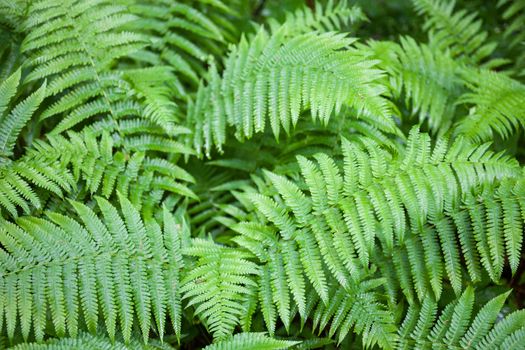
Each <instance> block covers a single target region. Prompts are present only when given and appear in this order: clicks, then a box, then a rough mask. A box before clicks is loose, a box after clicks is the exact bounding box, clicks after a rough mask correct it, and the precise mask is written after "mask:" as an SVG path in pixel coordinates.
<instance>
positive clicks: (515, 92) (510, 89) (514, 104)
mask: <svg viewBox="0 0 525 350" xmlns="http://www.w3.org/2000/svg"><path fill="white" fill-rule="evenodd" d="M465 78H466V79H467V82H468V85H469V87H470V88H471V90H472V92H469V93H466V94H465V95H463V96H462V97H461V98H460V100H459V101H460V102H461V103H465V104H468V105H472V106H474V107H473V108H474V110H473V111H471V114H470V115H468V116H467V117H465V119H463V120H461V121H460V122H459V123H458V125H457V129H456V132H457V133H458V134H461V135H465V136H466V137H468V138H470V139H473V140H475V141H487V140H492V139H493V137H494V133H496V134H498V135H500V136H501V137H502V138H504V139H506V138H509V137H510V136H511V135H512V134H514V132H515V131H516V129H519V128H520V127H521V128H525V110H524V109H523V101H524V100H525V85H524V84H522V83H520V82H518V81H516V80H514V79H512V78H509V77H508V76H506V75H503V74H501V73H496V72H493V71H489V70H479V71H471V70H469V71H467V72H465Z"/></svg>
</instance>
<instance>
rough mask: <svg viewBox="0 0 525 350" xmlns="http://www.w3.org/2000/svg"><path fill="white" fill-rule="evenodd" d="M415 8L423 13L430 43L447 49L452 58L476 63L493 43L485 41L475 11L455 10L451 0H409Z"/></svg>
mask: <svg viewBox="0 0 525 350" xmlns="http://www.w3.org/2000/svg"><path fill="white" fill-rule="evenodd" d="M412 3H413V4H414V7H415V9H416V11H417V12H418V13H419V14H420V15H423V16H425V18H426V22H425V29H426V30H428V31H429V39H430V40H429V41H430V45H431V46H433V47H436V48H438V49H440V50H441V51H450V54H451V55H452V57H456V58H459V59H460V60H462V61H463V62H465V63H469V64H479V63H481V62H483V61H484V60H485V59H486V58H488V57H489V56H490V55H491V54H492V52H493V51H494V49H495V48H496V46H497V43H495V42H487V37H488V34H487V32H486V31H484V30H482V22H481V20H479V19H477V17H478V15H477V13H476V12H468V11H466V10H459V11H455V9H454V8H455V6H456V1H455V0H412Z"/></svg>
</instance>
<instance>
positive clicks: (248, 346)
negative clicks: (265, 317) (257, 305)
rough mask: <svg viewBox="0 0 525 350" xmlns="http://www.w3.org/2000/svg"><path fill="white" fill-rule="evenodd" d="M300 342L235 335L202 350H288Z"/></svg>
mask: <svg viewBox="0 0 525 350" xmlns="http://www.w3.org/2000/svg"><path fill="white" fill-rule="evenodd" d="M299 343H301V342H300V341H291V340H280V339H274V338H270V337H268V336H267V335H266V334H264V333H249V332H247V333H241V334H235V335H234V336H233V337H231V338H230V339H226V340H222V341H219V342H217V343H215V344H212V345H208V346H207V347H205V348H204V349H203V350H280V349H288V348H290V347H292V346H294V345H297V344H299Z"/></svg>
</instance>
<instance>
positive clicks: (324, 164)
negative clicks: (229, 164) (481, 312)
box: [236, 131, 523, 301]
mask: <svg viewBox="0 0 525 350" xmlns="http://www.w3.org/2000/svg"><path fill="white" fill-rule="evenodd" d="M363 142H365V143H364V148H360V147H359V146H357V145H356V144H352V143H349V142H346V143H344V144H343V155H344V173H343V174H341V172H340V169H339V167H338V166H337V165H336V163H335V162H334V160H333V159H331V158H330V157H328V156H326V155H324V154H319V155H317V156H315V160H316V161H317V162H316V163H317V164H316V163H314V162H312V161H310V160H308V159H306V158H304V157H299V158H298V161H299V165H300V167H301V173H302V177H303V181H304V183H305V185H306V189H307V190H308V195H306V194H305V193H304V192H303V191H302V190H301V188H300V187H298V186H297V185H296V184H295V183H293V182H291V181H290V180H288V179H286V178H284V177H282V176H278V175H275V174H273V173H267V178H268V180H269V181H270V183H271V185H272V187H273V188H274V189H273V190H272V191H271V192H270V193H271V194H272V196H275V195H276V194H279V195H280V196H279V197H277V198H278V199H276V200H274V199H271V198H270V197H268V196H263V195H259V194H253V195H252V194H249V193H248V194H247V195H248V196H249V198H250V199H251V201H252V203H253V209H252V210H256V212H258V213H260V214H261V216H262V218H263V221H262V224H264V225H267V223H266V221H268V222H269V223H271V225H272V226H273V227H275V230H276V231H277V232H279V233H280V235H282V236H283V238H284V239H285V240H290V239H294V240H297V241H298V243H299V246H300V249H301V252H300V254H298V255H299V256H301V259H302V260H303V268H304V270H305V271H306V273H307V275H308V276H309V278H310V282H311V283H312V285H313V286H314V288H315V289H316V290H317V292H318V294H319V295H320V297H321V298H322V299H323V300H325V301H326V300H327V295H326V288H327V287H326V280H327V278H326V274H325V272H324V267H323V265H325V266H326V268H327V269H328V270H329V271H330V272H331V274H333V276H334V277H335V278H336V279H337V280H338V281H339V283H340V284H341V285H342V286H346V285H347V284H348V283H349V281H351V278H350V276H351V277H352V278H353V279H354V280H355V279H358V278H359V277H360V276H359V268H358V266H359V265H363V266H367V265H368V264H369V263H370V261H371V253H373V252H374V250H375V249H376V248H375V245H376V240H378V243H379V244H380V245H381V247H382V249H383V251H384V252H385V251H391V249H394V250H393V251H392V254H393V258H394V262H395V261H396V255H398V253H399V252H398V251H396V250H395V248H394V246H396V245H397V244H401V245H407V246H408V245H409V244H411V242H412V239H411V238H409V237H410V236H408V237H407V231H408V232H414V233H416V232H417V233H418V234H416V235H415V236H416V237H421V239H422V243H423V244H424V245H425V246H426V247H429V251H428V252H425V253H426V254H425V255H427V254H428V256H427V259H431V258H432V257H433V259H434V261H433V262H432V260H428V261H427V262H426V263H425V262H424V261H423V260H421V261H415V260H414V261H413V264H412V266H414V268H420V267H422V266H425V264H427V265H426V266H427V268H430V269H434V270H435V271H434V272H436V271H438V270H437V269H440V271H446V273H447V275H448V277H449V278H450V281H451V283H452V286H453V287H454V290H455V291H456V292H457V293H459V291H460V290H461V279H462V278H461V270H460V261H459V257H460V255H461V253H460V249H459V246H457V243H456V237H455V236H454V234H453V231H452V230H453V226H452V225H453V224H454V222H455V221H453V219H458V220H459V221H457V222H456V225H458V230H459V237H460V239H461V240H462V241H464V240H466V241H467V242H468V244H467V243H464V244H466V245H464V246H463V247H462V250H463V252H464V254H465V256H466V258H468V260H467V263H468V264H469V265H473V266H477V265H479V263H480V261H479V259H480V258H479V257H477V256H476V255H474V256H472V253H473V252H472V248H473V247H472V246H471V244H473V242H472V241H473V240H474V239H473V238H472V235H474V236H475V239H476V241H477V242H478V243H477V248H478V250H479V251H480V254H481V262H482V263H483V266H484V267H485V268H486V269H487V271H488V272H489V273H490V276H491V277H492V278H493V279H494V280H497V279H498V278H499V275H500V274H501V272H502V267H503V260H502V259H501V258H502V257H503V251H498V250H497V249H500V248H501V247H502V246H503V236H502V234H503V232H501V231H498V229H497V227H498V226H496V227H494V225H500V224H501V223H502V221H500V220H503V221H505V222H507V220H511V221H512V224H509V230H508V231H506V232H505V235H506V237H507V238H506V239H505V240H506V241H507V242H508V243H507V244H508V245H507V251H508V252H509V255H511V256H513V258H512V261H513V269H514V270H515V269H516V267H517V266H516V265H515V264H516V262H517V260H516V259H517V257H518V256H519V254H520V250H521V238H520V236H519V234H517V232H519V230H520V229H519V227H523V222H522V221H521V219H518V217H517V216H516V210H515V208H516V206H519V205H520V204H519V203H520V199H519V198H520V196H521V194H520V193H521V187H520V186H521V185H519V182H517V183H516V182H515V183H514V184H512V183H504V184H502V189H501V191H503V190H504V189H503V188H505V189H506V196H505V198H506V200H507V201H508V202H507V203H506V206H508V208H505V210H506V211H507V209H508V210H512V211H511V212H508V213H507V212H503V209H502V208H501V207H494V210H497V215H498V216H497V218H498V219H497V220H498V221H497V222H492V223H491V221H490V220H491V217H490V216H488V214H487V217H486V220H488V226H487V228H486V229H485V227H484V226H483V227H476V226H474V225H475V222H474V223H473V224H472V225H473V227H472V230H473V232H472V231H470V229H468V228H464V227H463V225H468V224H469V221H468V217H464V216H461V215H462V212H461V203H462V200H464V201H465V202H466V203H470V202H469V201H470V199H468V198H470V197H468V195H469V194H470V193H480V192H481V191H482V189H481V190H480V189H479V186H482V185H483V184H490V183H494V181H495V180H496V179H503V178H505V177H508V178H509V181H513V180H510V179H515V178H517V179H519V173H520V171H519V168H517V167H516V164H515V163H514V162H512V161H511V160H510V159H508V158H505V157H502V155H501V154H499V155H498V154H493V153H491V152H490V151H487V146H488V145H484V146H481V147H479V148H478V149H477V150H474V149H472V148H471V147H469V146H468V143H465V142H464V141H461V140H458V141H457V142H455V143H454V144H453V145H452V146H451V147H450V148H449V149H448V150H447V141H446V140H441V142H439V143H438V144H437V145H436V146H435V148H434V150H433V152H432V153H431V150H430V140H429V138H428V136H426V135H424V134H418V133H417V132H415V131H413V132H412V133H411V136H410V138H409V140H408V143H407V146H406V150H405V152H403V154H402V156H400V157H398V159H395V158H394V159H392V155H391V154H388V153H387V152H386V151H380V150H378V149H377V148H376V145H374V143H373V142H371V141H370V140H366V139H365V140H363ZM513 186H516V187H515V189H513ZM515 191H517V192H515ZM465 196H467V197H466V199H463V198H465ZM493 196H495V197H496V198H495V199H496V200H500V199H499V197H498V196H497V194H496V195H493ZM274 198H275V197H274ZM484 198H487V201H489V198H493V197H491V196H490V195H487V196H486V197H484ZM470 205H471V208H472V212H471V215H473V217H472V220H475V218H476V217H477V216H479V215H484V214H483V212H480V211H479V210H483V208H480V209H477V208H476V207H475V206H473V205H472V204H470ZM486 205H487V206H488V205H489V203H488V202H487V204H486ZM449 216H450V218H449ZM458 217H459V218H458ZM481 220H482V222H483V223H484V220H485V219H484V218H481ZM516 220H517V221H516ZM243 225H248V224H243ZM250 225H251V224H250ZM429 225H430V226H429ZM515 225H518V226H517V227H516V226H515ZM491 226H492V227H491ZM248 227H250V226H248ZM236 229H237V230H239V228H236ZM261 229H262V228H261V227H259V228H257V230H261ZM267 230H268V229H265V231H267ZM428 230H431V231H433V236H431V235H430V233H428V234H425V232H427V231H428ZM466 230H468V231H466ZM485 230H491V231H490V232H488V231H485ZM240 232H241V233H243V234H246V231H245V230H244V226H240ZM251 234H253V233H251ZM432 237H434V238H432ZM487 237H491V238H487ZM437 238H439V242H440V243H438V242H437ZM428 239H431V241H427V240H428ZM490 239H494V240H495V241H494V242H497V241H498V240H499V243H496V245H494V246H492V243H491V241H490ZM516 240H517V241H516ZM293 245H294V246H295V244H293ZM489 247H490V248H489ZM294 249H297V248H294ZM312 249H313V250H312ZM407 249H408V248H407ZM414 249H417V247H416V248H414ZM431 249H433V250H431ZM419 252H421V247H420V249H419ZM259 254H261V253H259ZM285 254H286V255H288V256H290V255H291V252H290V251H289V252H286V253H285ZM296 254H297V253H296ZM420 254H421V253H420ZM399 256H406V253H404V254H400V255H399ZM408 256H409V257H410V252H409V254H408ZM484 257H489V258H486V259H485V258H484ZM422 258H423V257H422V256H420V259H422ZM435 259H438V261H435ZM472 259H474V260H472ZM438 263H439V264H438ZM436 264H438V265H436ZM292 266H296V264H292ZM396 267H397V266H396ZM470 272H471V277H472V278H473V280H477V279H478V278H479V277H477V276H478V275H479V272H473V271H470ZM430 276H433V278H434V279H433V280H432V282H431V285H432V288H433V291H434V294H435V295H436V296H437V297H439V295H440V294H441V288H442V286H441V283H442V281H441V276H442V272H440V273H438V274H437V275H435V274H430ZM414 281H415V282H416V283H419V282H421V283H426V281H428V277H426V276H425V274H423V275H421V274H417V275H416V276H414ZM402 287H403V291H405V292H406V293H408V291H410V290H411V286H410V285H405V286H402ZM299 289H300V288H299ZM427 292H428V291H427V289H426V288H419V289H418V297H419V298H420V299H424V298H425V296H426V294H427ZM408 297H409V299H411V297H410V293H408Z"/></svg>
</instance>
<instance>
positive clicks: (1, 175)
mask: <svg viewBox="0 0 525 350" xmlns="http://www.w3.org/2000/svg"><path fill="white" fill-rule="evenodd" d="M0 160H1V158H0ZM74 184H75V181H74V179H73V177H72V176H71V174H70V173H69V172H68V171H65V170H63V169H61V168H60V167H59V166H58V164H56V163H47V162H42V161H40V160H38V159H35V160H32V161H27V160H25V159H19V160H16V161H11V160H2V163H0V192H1V194H2V195H0V208H3V209H5V210H6V211H7V212H8V213H9V215H11V216H12V217H17V216H18V214H19V212H18V208H22V210H23V212H24V213H25V214H30V213H31V211H32V208H36V209H42V208H43V207H44V205H43V203H42V199H43V198H45V193H41V192H50V193H53V194H54V195H56V196H57V197H59V198H62V196H63V194H64V193H65V192H68V191H70V190H71V189H72V188H73V186H74Z"/></svg>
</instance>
